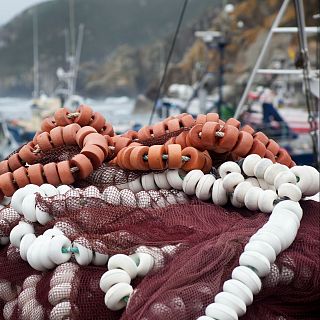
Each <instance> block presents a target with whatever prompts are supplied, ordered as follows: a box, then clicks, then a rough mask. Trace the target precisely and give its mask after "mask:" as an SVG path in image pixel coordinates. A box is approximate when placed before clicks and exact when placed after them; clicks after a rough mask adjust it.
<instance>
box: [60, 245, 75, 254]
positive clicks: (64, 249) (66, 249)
mask: <svg viewBox="0 0 320 320" xmlns="http://www.w3.org/2000/svg"><path fill="white" fill-rule="evenodd" d="M61 252H62V253H69V252H71V253H77V254H79V249H78V248H77V247H68V248H65V247H62V248H61Z"/></svg>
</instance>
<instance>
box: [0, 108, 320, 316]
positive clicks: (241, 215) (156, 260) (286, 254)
mask: <svg viewBox="0 0 320 320" xmlns="http://www.w3.org/2000/svg"><path fill="white" fill-rule="evenodd" d="M318 192H319V172H318V171H317V170H316V169H314V168H313V167H308V166H296V165H295V163H294V162H293V161H292V160H291V157H290V155H289V154H288V152H287V151H286V150H285V149H283V148H281V147H280V146H279V145H278V144H277V143H276V142H275V141H274V140H272V139H269V138H268V137H267V136H266V135H265V134H263V133H262V132H255V131H254V129H252V128H251V127H250V126H244V127H241V124H240V122H239V121H237V120H236V119H232V118H231V119H229V120H228V121H226V122H223V121H222V120H220V119H219V116H218V115H217V114H215V113H209V114H207V115H203V114H200V115H198V116H197V118H196V119H194V118H193V117H192V116H191V115H189V114H180V115H177V116H172V117H169V118H167V119H165V120H164V121H162V122H160V123H157V124H155V125H153V126H145V127H143V128H141V129H140V130H139V131H138V132H135V131H132V130H130V131H128V132H126V133H125V134H122V135H114V132H113V128H112V125H111V124H110V123H108V122H106V120H105V119H104V117H103V116H102V115H101V114H99V113H98V112H93V110H92V109H91V108H90V107H88V106H85V105H82V106H80V107H79V109H78V110H76V112H74V113H71V112H69V111H68V110H67V109H66V108H62V109H59V110H58V111H57V112H56V113H55V115H54V117H52V118H47V119H45V120H44V121H43V122H42V126H41V131H39V132H37V134H36V135H35V137H34V139H33V141H31V142H29V143H27V144H26V145H24V146H23V147H22V148H20V149H19V150H17V151H16V152H14V153H13V154H11V155H10V156H8V157H7V159H6V160H3V161H1V162H0V199H1V209H0V245H1V247H0V307H1V311H2V312H1V317H2V318H3V319H6V320H7V319H39V320H40V319H51V320H58V319H144V320H146V319H166V320H168V319H182V320H183V319H186V320H187V319H188V320H190V319H198V320H210V319H217V320H236V319H238V318H239V317H241V318H242V319H262V318H263V319H276V318H277V319H302V318H303V319H315V318H316V317H317V315H318V314H319V305H318V293H319V289H320V282H319V281H318V280H317V279H318V275H319V271H320V261H319V259H320V257H319V255H318V254H317V252H319V246H320V244H319V239H320V235H319V232H320V231H319V223H320V216H319V202H316V201H310V200H308V201H307V200H306V197H309V196H314V195H315V194H317V193H318Z"/></svg>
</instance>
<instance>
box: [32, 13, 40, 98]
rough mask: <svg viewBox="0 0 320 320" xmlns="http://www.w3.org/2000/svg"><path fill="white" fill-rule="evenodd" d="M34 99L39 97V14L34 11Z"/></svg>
mask: <svg viewBox="0 0 320 320" xmlns="http://www.w3.org/2000/svg"><path fill="white" fill-rule="evenodd" d="M33 97H34V98H38V97H39V48H38V13H37V8H36V7H34V9H33Z"/></svg>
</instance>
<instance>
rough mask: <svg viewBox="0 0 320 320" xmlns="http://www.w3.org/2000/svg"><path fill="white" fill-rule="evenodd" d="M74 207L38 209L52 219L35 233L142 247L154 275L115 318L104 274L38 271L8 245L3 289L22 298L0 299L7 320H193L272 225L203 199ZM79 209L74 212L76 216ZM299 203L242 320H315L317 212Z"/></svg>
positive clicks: (67, 268) (319, 287)
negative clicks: (294, 229)
mask: <svg viewBox="0 0 320 320" xmlns="http://www.w3.org/2000/svg"><path fill="white" fill-rule="evenodd" d="M92 192H93V191H92ZM78 200H79V199H77V197H73V196H72V193H71V194H69V196H68V197H66V199H65V201H64V202H65V204H67V205H66V206H65V207H64V210H60V209H61V208H60V207H57V206H58V204H57V203H58V201H56V202H55V201H51V202H50V205H49V202H48V200H47V202H46V203H45V201H42V202H41V204H42V205H43V206H45V205H47V209H49V210H50V213H51V214H54V215H55V220H54V223H53V222H50V223H48V225H46V226H44V227H39V226H38V227H37V228H36V233H38V234H41V233H42V232H43V231H44V230H45V229H47V228H50V227H52V225H53V224H55V225H58V226H59V227H60V228H61V229H62V230H63V231H64V232H65V233H66V235H67V236H68V237H69V238H70V239H71V240H74V239H77V241H78V242H81V243H82V244H83V245H85V246H86V247H89V248H91V249H93V250H96V251H98V252H102V253H107V254H115V253H133V252H134V251H135V250H136V249H137V248H139V249H138V250H140V251H145V252H148V253H150V254H151V255H153V257H154V259H155V268H154V269H153V271H152V272H151V273H150V274H148V275H147V276H146V277H144V278H143V279H135V280H134V281H133V282H132V285H133V287H134V289H135V291H134V294H133V295H132V297H131V298H130V301H129V304H128V306H127V309H126V310H125V311H124V312H121V311H118V312H113V311H110V310H108V309H107V308H106V306H105V304H104V293H103V292H102V291H101V290H100V288H99V281H100V278H101V276H102V274H103V273H104V272H105V271H106V267H95V266H88V267H81V266H79V265H78V264H76V263H74V261H73V260H72V261H71V262H69V263H65V264H63V265H61V266H59V267H57V268H56V269H54V270H52V271H48V272H46V273H39V272H36V271H35V270H33V269H32V268H31V267H30V266H29V265H28V263H27V262H24V261H23V260H22V259H21V258H20V255H19V252H18V250H17V249H16V248H14V247H13V246H12V245H8V246H5V247H2V249H1V251H0V275H1V276H0V279H1V283H0V285H1V286H3V285H4V284H8V283H9V286H10V288H11V291H12V292H13V293H12V295H13V296H14V297H15V296H17V297H18V298H16V299H12V300H11V301H10V302H8V303H5V301H4V300H3V295H2V296H0V307H1V309H3V308H4V313H5V314H6V315H10V316H7V317H6V319H60V318H61V317H59V315H60V316H61V313H63V310H65V309H68V308H70V310H71V311H70V312H71V315H72V316H71V319H143V320H147V319H159V320H160V319H166V320H167V319H179V320H180V319H181V320H187V319H188V320H189V319H195V318H196V317H197V316H200V315H201V314H203V312H204V308H205V306H206V305H208V304H209V303H211V302H212V301H213V297H214V295H215V294H217V293H218V292H219V291H220V290H221V287H222V284H223V282H224V281H225V280H227V279H228V278H230V275H231V271H232V269H233V268H234V267H236V266H237V264H238V258H239V255H240V254H241V252H242V251H243V248H244V245H245V244H246V242H247V241H248V239H249V237H250V236H251V235H252V234H253V233H255V232H256V230H257V229H259V228H260V227H261V226H262V225H263V224H264V223H265V222H266V220H267V216H266V215H264V214H262V213H254V214H253V213H251V212H249V211H248V210H244V209H236V210H235V209H234V208H232V207H226V208H221V207H218V206H216V205H213V204H207V203H203V202H199V201H197V200H193V201H192V202H191V203H189V204H178V205H171V206H167V207H165V208H158V209H141V208H132V207H125V206H111V205H107V204H106V203H105V202H103V200H102V199H99V198H97V197H93V196H87V197H82V201H85V202H86V204H84V202H82V207H81V208H80V207H79V202H78ZM73 205H76V206H78V209H74V210H72V209H71V208H72V206H73ZM301 205H302V208H303V210H304V217H303V219H302V221H301V227H300V229H299V232H298V235H297V238H296V240H295V242H294V243H293V245H292V246H291V247H290V248H289V249H288V250H286V251H285V252H283V253H282V254H280V255H279V256H278V258H277V260H276V262H275V264H273V265H272V270H271V273H270V274H269V275H268V276H267V277H266V278H265V279H264V281H263V289H262V291H261V293H260V294H258V295H257V296H255V299H254V303H253V305H251V306H249V307H248V310H247V313H246V315H245V316H244V317H243V319H282V320H284V319H318V318H317V317H318V315H319V312H320V307H319V305H320V304H319V302H320V301H319V298H320V272H319V271H320V270H319V269H320V256H319V247H320V243H319V242H320V240H319V239H320V234H319V233H320V232H319V230H320V228H319V225H320V217H319V212H318V211H319V210H318V209H319V204H318V203H316V202H313V201H304V202H302V203H301ZM89 208H90V209H89ZM62 284H63V285H62ZM61 285H62V286H61ZM66 288H69V289H70V290H69V291H68V290H67V289H66ZM66 290H67V291H68V292H69V293H70V294H69V296H68V299H65V300H66V301H65V302H64V303H65V305H64V309H63V308H62V310H61V309H58V310H57V309H56V308H55V309H53V306H52V304H51V303H50V301H55V300H54V299H58V300H59V299H62V300H63V298H64V297H65V295H66V293H65V292H66ZM1 292H3V291H1ZM18 294H19V295H18ZM6 297H7V296H6ZM68 310H69V309H68ZM0 318H1V316H0Z"/></svg>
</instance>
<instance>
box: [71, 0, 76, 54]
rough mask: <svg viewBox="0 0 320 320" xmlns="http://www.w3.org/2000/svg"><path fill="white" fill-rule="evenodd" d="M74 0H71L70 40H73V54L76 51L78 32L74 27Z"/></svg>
mask: <svg viewBox="0 0 320 320" xmlns="http://www.w3.org/2000/svg"><path fill="white" fill-rule="evenodd" d="M74 22H75V17H74V0H69V28H70V40H71V52H70V53H71V56H74V55H75V51H76V44H75V43H76V33H75V29H74Z"/></svg>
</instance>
